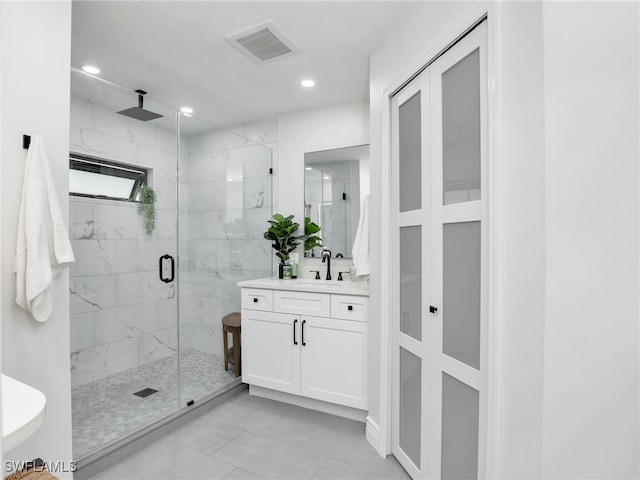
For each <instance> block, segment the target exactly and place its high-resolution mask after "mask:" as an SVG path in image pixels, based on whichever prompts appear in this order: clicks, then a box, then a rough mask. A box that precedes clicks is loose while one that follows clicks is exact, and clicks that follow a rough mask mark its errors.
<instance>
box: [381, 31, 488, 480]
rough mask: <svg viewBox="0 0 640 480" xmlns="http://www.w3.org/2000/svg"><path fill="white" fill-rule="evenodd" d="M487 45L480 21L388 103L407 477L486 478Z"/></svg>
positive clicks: (396, 443)
mask: <svg viewBox="0 0 640 480" xmlns="http://www.w3.org/2000/svg"><path fill="white" fill-rule="evenodd" d="M485 45H486V25H485V24H484V23H482V24H480V25H478V26H476V28H474V29H473V30H472V31H471V32H469V33H468V34H467V35H466V36H464V37H463V38H462V39H461V40H460V41H458V42H457V43H456V44H455V45H453V46H452V47H451V48H450V49H449V50H447V51H446V52H445V53H444V54H443V55H442V56H440V57H439V58H438V59H437V60H435V61H434V62H433V63H431V65H429V66H428V67H427V68H426V69H425V70H424V71H423V72H422V73H420V75H418V76H417V77H416V78H414V79H413V80H412V81H411V82H410V83H409V84H407V86H405V87H404V88H403V89H402V90H400V91H399V92H398V93H396V95H395V96H394V97H393V99H392V109H391V112H392V116H391V134H392V139H391V144H392V166H393V168H392V182H393V183H392V184H393V185H394V192H395V195H394V196H393V201H394V204H393V205H392V209H393V211H395V212H397V213H396V224H395V225H394V226H393V229H394V230H393V231H394V236H395V238H393V239H392V245H393V247H392V255H393V265H394V268H393V279H392V282H393V286H394V290H393V305H394V327H393V347H392V352H393V358H392V362H393V383H392V452H393V454H394V455H395V456H396V458H397V459H398V461H399V462H400V463H401V464H402V466H403V467H404V468H405V469H406V470H407V472H408V473H409V474H410V475H411V477H412V478H443V479H449V478H451V479H453V478H455V479H467V478H478V477H482V476H483V473H484V470H483V468H482V467H481V465H482V464H483V455H484V450H483V449H484V441H483V436H484V430H485V417H486V415H485V414H484V413H483V412H484V411H485V410H486V409H485V407H484V404H485V403H486V401H485V395H486V392H485V390H486V389H485V387H484V385H485V384H486V380H485V375H486V374H485V363H486V362H485V357H486V348H485V344H486V340H485V334H484V332H485V328H484V326H485V323H486V277H487V275H486V258H487V255H486V245H487V242H486V231H487V229H486V210H487V208H486V194H485V189H486V178H485V175H486V161H487V158H486V157H487V155H486V140H485V139H486V120H485V117H486V111H487V108H486V103H487V94H486V91H487V85H486V83H487V82H486V67H485V64H486V59H485V55H486V53H485ZM396 246H397V248H396ZM396 250H397V251H396Z"/></svg>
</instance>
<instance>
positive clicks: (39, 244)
mask: <svg viewBox="0 0 640 480" xmlns="http://www.w3.org/2000/svg"><path fill="white" fill-rule="evenodd" d="M74 261H75V259H74V257H73V251H72V250H71V243H70V242H69V234H68V231H67V228H66V226H65V224H64V220H63V217H62V211H61V210H60V204H59V203H58V197H57V195H56V190H55V185H54V183H53V178H52V177H51V171H50V170H49V160H48V158H47V154H46V152H45V148H44V143H43V141H42V137H40V136H39V135H32V136H31V144H30V145H29V151H28V152H27V160H26V164H25V169H24V180H23V183H22V200H21V202H20V213H19V216H18V240H17V251H16V258H15V262H14V267H13V270H14V273H15V274H16V303H17V304H18V305H20V306H21V307H22V308H24V309H25V310H27V311H28V312H31V314H32V315H33V318H35V319H36V320H37V321H39V322H44V321H46V320H47V319H48V318H49V317H50V316H51V313H52V312H53V280H54V278H55V276H56V275H57V274H58V273H60V272H61V271H62V270H63V269H65V268H66V267H68V266H69V265H70V264H72V263H73V262H74Z"/></svg>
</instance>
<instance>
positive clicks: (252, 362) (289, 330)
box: [242, 310, 300, 394]
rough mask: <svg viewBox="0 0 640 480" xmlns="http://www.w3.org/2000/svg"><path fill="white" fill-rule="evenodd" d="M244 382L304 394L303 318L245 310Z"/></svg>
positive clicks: (243, 327) (243, 322) (243, 325)
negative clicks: (301, 333) (301, 379)
mask: <svg viewBox="0 0 640 480" xmlns="http://www.w3.org/2000/svg"><path fill="white" fill-rule="evenodd" d="M242 381H243V382H244V383H248V384H250V385H258V386H260V387H267V388H272V389H274V390H279V391H281V392H287V393H293V394H300V317H299V316H297V315H289V314H286V313H272V312H260V311H255V310H242Z"/></svg>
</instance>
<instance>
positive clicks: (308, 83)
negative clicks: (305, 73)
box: [300, 80, 316, 87]
mask: <svg viewBox="0 0 640 480" xmlns="http://www.w3.org/2000/svg"><path fill="white" fill-rule="evenodd" d="M315 84H316V82H314V81H313V80H302V81H301V82H300V85H302V86H303V87H313V86H314V85H315Z"/></svg>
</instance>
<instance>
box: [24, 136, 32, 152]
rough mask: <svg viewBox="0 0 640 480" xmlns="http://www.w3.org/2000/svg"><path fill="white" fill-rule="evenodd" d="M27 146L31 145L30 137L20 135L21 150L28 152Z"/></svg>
mask: <svg viewBox="0 0 640 480" xmlns="http://www.w3.org/2000/svg"><path fill="white" fill-rule="evenodd" d="M29 145H31V135H22V148H24V149H25V150H28V149H29Z"/></svg>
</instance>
